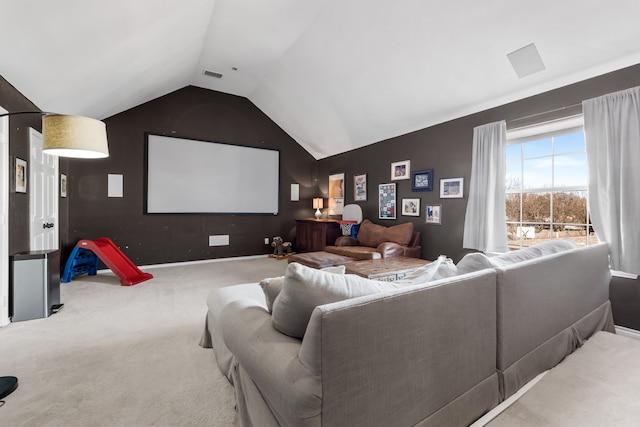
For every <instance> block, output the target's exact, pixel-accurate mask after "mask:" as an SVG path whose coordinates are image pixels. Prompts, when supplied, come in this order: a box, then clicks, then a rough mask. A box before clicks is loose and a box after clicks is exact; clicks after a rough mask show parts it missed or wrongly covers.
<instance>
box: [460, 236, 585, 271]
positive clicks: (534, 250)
mask: <svg viewBox="0 0 640 427" xmlns="http://www.w3.org/2000/svg"><path fill="white" fill-rule="evenodd" d="M577 247H578V246H577V245H576V243H575V242H574V241H573V240H571V239H554V240H549V241H546V242H542V243H538V244H537V245H534V246H530V247H528V248H523V249H519V250H517V251H511V252H506V253H504V254H500V255H498V256H487V255H485V254H483V253H480V252H474V253H470V254H467V255H465V256H464V257H463V258H462V259H461V260H460V261H459V262H458V265H457V267H458V272H459V273H460V274H464V273H469V272H471V271H478V270H482V269H485V268H493V267H504V266H507V265H511V264H515V263H517V262H522V261H527V260H529V259H534V258H539V257H542V256H545V255H549V254H554V253H557V252H563V251H568V250H569V249H575V248H577Z"/></svg>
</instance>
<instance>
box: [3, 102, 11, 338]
mask: <svg viewBox="0 0 640 427" xmlns="http://www.w3.org/2000/svg"><path fill="white" fill-rule="evenodd" d="M6 112H7V110H5V109H4V108H0V114H4V113H6ZM12 170H13V168H12V167H10V165H9V118H8V117H2V118H0V177H1V178H0V184H1V188H0V326H6V325H8V324H9V181H10V179H9V177H10V172H9V171H12Z"/></svg>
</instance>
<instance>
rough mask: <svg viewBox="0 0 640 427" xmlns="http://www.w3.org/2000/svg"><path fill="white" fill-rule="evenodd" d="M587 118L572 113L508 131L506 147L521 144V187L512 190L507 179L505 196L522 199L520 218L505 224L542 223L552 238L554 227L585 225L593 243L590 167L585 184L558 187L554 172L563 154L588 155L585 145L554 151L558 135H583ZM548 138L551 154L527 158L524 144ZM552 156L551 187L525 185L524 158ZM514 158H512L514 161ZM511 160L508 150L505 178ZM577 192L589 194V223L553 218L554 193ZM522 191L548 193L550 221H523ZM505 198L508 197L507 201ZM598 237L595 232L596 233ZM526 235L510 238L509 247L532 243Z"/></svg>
mask: <svg viewBox="0 0 640 427" xmlns="http://www.w3.org/2000/svg"><path fill="white" fill-rule="evenodd" d="M583 125H584V120H583V115H582V114H578V115H574V116H570V117H566V118H562V119H557V120H552V121H548V122H543V123H536V124H533V125H529V126H525V127H521V128H515V129H510V130H507V138H506V146H507V147H509V146H513V145H518V144H519V145H521V150H520V159H519V161H520V179H521V182H520V186H519V188H517V189H509V188H507V186H506V182H505V199H508V198H509V196H510V195H514V194H516V195H519V196H520V197H519V202H520V206H519V215H520V217H519V219H518V221H509V220H507V221H506V226H507V227H509V226H510V225H514V226H516V227H521V229H522V228H523V227H524V226H528V225H532V226H541V227H546V226H548V227H549V230H550V233H549V240H553V239H554V237H553V232H552V231H553V229H554V227H555V226H563V227H566V226H578V227H583V228H584V229H585V231H586V234H585V245H586V246H589V245H591V244H593V243H591V233H590V230H593V223H592V221H591V213H590V211H589V183H588V179H589V177H588V173H589V172H588V170H587V177H586V178H587V182H586V184H585V185H565V186H556V182H555V172H556V170H555V169H556V168H555V162H556V158H557V157H560V156H565V155H570V154H576V153H585V155H586V147H584V148H583V149H581V150H576V151H569V152H563V153H556V152H555V143H556V141H555V137H559V136H562V135H569V134H573V133H578V132H582V133H583V134H584V126H583ZM545 138H551V154H550V155H541V156H536V157H527V158H525V153H524V147H523V146H522V144H524V143H526V142H531V141H538V140H542V139H545ZM547 158H550V159H551V186H550V187H528V188H525V182H522V179H523V176H524V171H525V168H524V166H525V164H524V162H525V160H535V159H547ZM512 161H513V160H512ZM508 163H509V162H507V160H506V153H505V181H506V178H507V167H506V166H507V164H508ZM578 192H583V193H584V194H586V217H585V219H586V222H585V223H582V222H580V223H578V222H559V221H558V222H556V221H555V218H554V203H553V201H554V195H555V194H557V193H578ZM523 194H548V195H549V215H550V217H549V222H538V221H524V219H523V209H522V208H523ZM505 201H506V200H505ZM506 208H507V204H506V203H505V209H506ZM594 237H595V234H594ZM525 240H526V239H525V238H524V237H523V236H522V233H521V235H520V236H519V237H518V238H516V239H514V240H509V241H508V244H509V248H510V250H514V249H521V248H524V247H527V246H529V245H524V243H525ZM596 241H597V237H596Z"/></svg>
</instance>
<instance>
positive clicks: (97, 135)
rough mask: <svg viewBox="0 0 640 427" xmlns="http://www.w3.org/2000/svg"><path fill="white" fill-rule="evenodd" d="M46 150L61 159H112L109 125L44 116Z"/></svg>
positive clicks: (69, 117) (44, 143)
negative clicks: (110, 154)
mask: <svg viewBox="0 0 640 427" xmlns="http://www.w3.org/2000/svg"><path fill="white" fill-rule="evenodd" d="M42 151H43V152H44V153H47V154H53V155H54V156H61V157H76V158H82V159H99V158H104V157H109V146H108V144H107V130H106V125H105V124H104V123H103V122H101V121H100V120H95V119H91V118H89V117H82V116H67V115H61V114H51V115H45V116H42Z"/></svg>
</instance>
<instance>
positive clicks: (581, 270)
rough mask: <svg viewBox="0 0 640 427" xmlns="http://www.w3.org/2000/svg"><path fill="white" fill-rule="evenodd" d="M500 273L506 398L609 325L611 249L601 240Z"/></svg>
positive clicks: (500, 341) (500, 338) (500, 328)
mask: <svg viewBox="0 0 640 427" xmlns="http://www.w3.org/2000/svg"><path fill="white" fill-rule="evenodd" d="M496 271H497V282H496V283H497V301H498V319H497V328H498V353H497V367H498V369H499V371H500V372H501V373H502V376H503V389H504V394H505V395H504V397H505V398H506V397H509V396H510V395H512V394H513V393H514V392H515V391H516V390H518V389H519V388H520V387H521V386H522V385H524V384H525V383H526V382H527V381H529V380H531V379H533V378H534V377H535V376H536V375H538V374H539V373H541V372H544V371H545V370H547V369H550V368H552V367H553V366H555V364H557V363H559V362H560V361H561V360H562V359H563V358H564V357H565V356H566V355H568V354H569V353H571V352H572V351H573V350H574V349H575V348H576V346H578V345H580V341H581V340H582V339H585V338H588V337H589V336H590V335H591V334H593V333H594V332H595V331H597V330H600V329H605V328H608V327H609V326H608V322H609V317H610V313H609V312H608V305H609V281H610V279H611V274H610V271H609V247H608V245H607V244H606V243H600V244H597V245H593V246H588V247H585V248H580V249H572V250H569V251H563V252H558V253H554V254H550V255H547V256H543V257H538V258H534V259H531V260H528V261H523V262H520V263H514V264H511V265H508V266H504V267H497V268H496ZM594 316H595V317H594ZM591 318H593V319H591Z"/></svg>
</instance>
